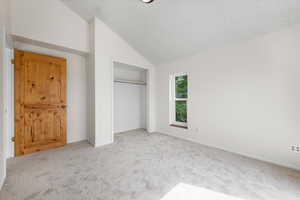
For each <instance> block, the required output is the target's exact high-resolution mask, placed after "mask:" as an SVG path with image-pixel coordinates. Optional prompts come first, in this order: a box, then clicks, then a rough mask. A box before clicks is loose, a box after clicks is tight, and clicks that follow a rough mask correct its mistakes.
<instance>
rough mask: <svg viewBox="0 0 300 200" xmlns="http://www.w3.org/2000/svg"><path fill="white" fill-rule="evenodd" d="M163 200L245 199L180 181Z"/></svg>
mask: <svg viewBox="0 0 300 200" xmlns="http://www.w3.org/2000/svg"><path fill="white" fill-rule="evenodd" d="M161 200H245V199H240V198H237V197H233V196H229V195H225V194H222V193H219V192H215V191H212V190H208V189H204V188H200V187H196V186H193V185H188V184H184V183H179V184H178V185H176V186H175V187H174V188H173V189H172V190H171V191H170V192H168V193H167V194H166V195H165V196H164V197H163V198H162V199H161Z"/></svg>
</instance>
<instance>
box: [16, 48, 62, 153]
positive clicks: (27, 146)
mask: <svg viewBox="0 0 300 200" xmlns="http://www.w3.org/2000/svg"><path fill="white" fill-rule="evenodd" d="M66 64H67V62H66V60H65V59H63V58H56V57H51V56H46V55H41V54H36V53H31V52H26V51H20V50H15V154H16V156H20V155H24V154H29V153H32V152H37V151H41V150H46V149H51V148H56V147H60V146H64V145H65V144H66V137H67V135H66V107H67V97H66Z"/></svg>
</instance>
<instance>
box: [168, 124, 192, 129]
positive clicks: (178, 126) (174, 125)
mask: <svg viewBox="0 0 300 200" xmlns="http://www.w3.org/2000/svg"><path fill="white" fill-rule="evenodd" d="M170 126H172V127H175V128H182V129H188V127H187V126H180V125H176V124H170Z"/></svg>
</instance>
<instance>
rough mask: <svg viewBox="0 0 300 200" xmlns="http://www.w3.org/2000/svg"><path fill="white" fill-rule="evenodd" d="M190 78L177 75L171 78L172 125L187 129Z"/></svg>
mask: <svg viewBox="0 0 300 200" xmlns="http://www.w3.org/2000/svg"><path fill="white" fill-rule="evenodd" d="M187 106H188V76H187V74H175V75H172V76H171V77H170V124H171V125H173V126H177V127H182V128H187V123H188V117H187Z"/></svg>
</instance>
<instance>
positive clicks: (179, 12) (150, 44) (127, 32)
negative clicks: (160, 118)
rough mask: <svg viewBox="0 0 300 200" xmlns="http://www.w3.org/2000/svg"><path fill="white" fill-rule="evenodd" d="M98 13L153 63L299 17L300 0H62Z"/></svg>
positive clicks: (82, 11) (83, 12)
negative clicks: (143, 1)
mask: <svg viewBox="0 0 300 200" xmlns="http://www.w3.org/2000/svg"><path fill="white" fill-rule="evenodd" d="M63 2H64V3H65V4H66V5H67V6H69V7H70V8H71V9H72V10H74V11H75V12H77V13H78V14H79V15H80V16H82V17H83V18H84V19H86V20H90V19H91V18H92V17H93V16H97V17H98V18H99V19H101V20H103V21H104V22H105V23H106V24H107V25H108V26H110V27H111V28H112V30H114V31H115V32H116V33H118V34H119V35H120V36H121V37H123V38H124V39H125V40H126V41H127V42H128V43H129V44H131V45H132V46H133V47H134V48H135V49H136V50H137V51H139V52H140V53H141V54H142V55H144V56H145V57H146V58H148V59H149V60H150V61H151V62H152V63H154V64H160V63H164V62H169V61H173V60H175V59H179V58H181V57H185V56H189V55H192V54H195V53H197V52H200V51H203V50H205V49H207V48H211V47H216V46H219V45H223V44H225V43H228V42H232V41H238V40H243V39H250V38H253V37H256V36H257V35H259V34H262V33H267V32H272V31H276V30H279V29H280V28H282V27H286V26H288V25H291V24H295V23H300V0H155V1H154V3H153V4H150V5H147V4H143V3H141V2H140V0H63Z"/></svg>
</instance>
